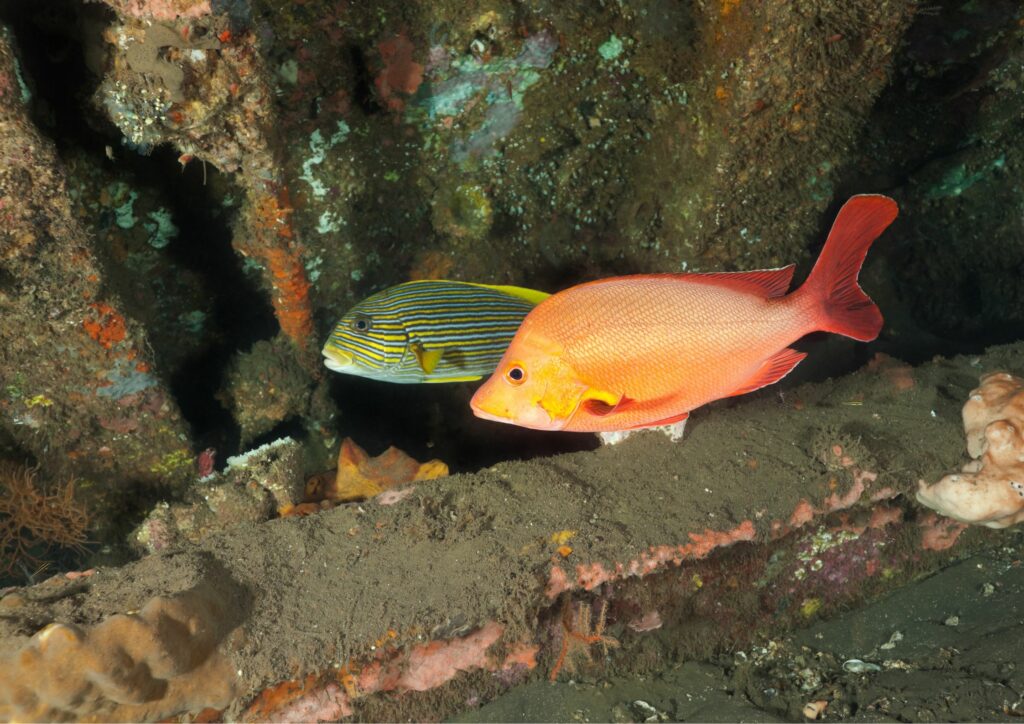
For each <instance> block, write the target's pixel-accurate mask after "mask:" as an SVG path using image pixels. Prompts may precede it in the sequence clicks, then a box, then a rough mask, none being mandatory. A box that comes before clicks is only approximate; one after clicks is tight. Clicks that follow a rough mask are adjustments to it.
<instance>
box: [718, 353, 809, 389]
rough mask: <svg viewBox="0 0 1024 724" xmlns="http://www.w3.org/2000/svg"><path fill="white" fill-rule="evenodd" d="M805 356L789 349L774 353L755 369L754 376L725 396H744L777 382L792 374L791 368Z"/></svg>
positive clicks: (805, 354)
mask: <svg viewBox="0 0 1024 724" xmlns="http://www.w3.org/2000/svg"><path fill="white" fill-rule="evenodd" d="M806 356H807V353H806V352H797V351H796V350H795V349H789V348H788V347H787V348H786V349H783V350H782V351H781V352H776V353H775V354H774V355H772V356H771V357H769V358H768V359H766V360H765V361H764V363H763V364H762V365H761V366H760V367H758V368H757V372H755V373H754V376H753V377H751V378H750V379H749V380H747V381H746V382H745V383H744V384H743V386H742V387H740V388H739V389H737V390H734V391H732V392H730V393H729V394H728V395H727V396H728V397H735V396H736V395H745V394H747V393H748V392H753V391H754V390H759V389H761V388H762V387H767V386H768V385H770V384H773V383H775V382H778V381H779V380H781V379H782V378H783V377H785V376H786V375H788V374H789V373H790V372H792V371H793V368H794V367H796V366H797V365H798V364H800V360H802V359H803V358H804V357H806Z"/></svg>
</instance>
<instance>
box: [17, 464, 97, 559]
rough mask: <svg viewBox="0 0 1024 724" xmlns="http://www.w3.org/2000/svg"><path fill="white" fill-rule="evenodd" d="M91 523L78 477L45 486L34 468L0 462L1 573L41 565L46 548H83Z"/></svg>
mask: <svg viewBox="0 0 1024 724" xmlns="http://www.w3.org/2000/svg"><path fill="white" fill-rule="evenodd" d="M88 525H89V516H88V514H87V513H86V511H85V508H83V507H82V506H81V505H80V504H79V503H78V502H77V501H76V500H75V481H74V480H68V481H67V482H65V483H61V484H59V485H53V486H49V487H45V486H43V485H41V484H40V483H38V482H36V477H35V471H34V470H32V469H31V468H28V467H25V466H24V465H18V464H16V463H13V462H9V461H0V573H13V572H14V571H15V568H16V567H17V566H18V565H27V566H31V567H35V566H39V565H40V564H41V563H42V561H41V560H40V558H39V555H40V553H41V551H42V550H43V549H48V548H51V547H54V546H57V547H63V548H81V547H82V545H83V544H84V543H85V540H86V537H85V529H86V526H88Z"/></svg>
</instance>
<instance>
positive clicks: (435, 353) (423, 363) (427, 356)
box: [412, 342, 444, 375]
mask: <svg viewBox="0 0 1024 724" xmlns="http://www.w3.org/2000/svg"><path fill="white" fill-rule="evenodd" d="M412 353H413V354H414V355H416V361H417V362H419V365H420V369H421V370H423V372H424V373H426V374H428V375H429V374H430V373H432V372H433V371H434V370H435V369H437V363H438V362H440V361H441V357H442V355H444V350H443V349H431V350H427V349H424V348H423V345H422V344H420V343H419V342H417V343H415V344H414V345H413V346H412Z"/></svg>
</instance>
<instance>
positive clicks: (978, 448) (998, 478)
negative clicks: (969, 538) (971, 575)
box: [917, 372, 1024, 528]
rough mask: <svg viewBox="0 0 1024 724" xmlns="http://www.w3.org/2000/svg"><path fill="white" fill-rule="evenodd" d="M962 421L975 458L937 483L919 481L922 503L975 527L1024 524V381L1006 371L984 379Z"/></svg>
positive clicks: (918, 491) (972, 394)
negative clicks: (1023, 522)
mask: <svg viewBox="0 0 1024 724" xmlns="http://www.w3.org/2000/svg"><path fill="white" fill-rule="evenodd" d="M963 420H964V432H965V433H966V435H967V452H968V454H969V455H970V456H971V457H972V458H973V459H972V460H971V461H970V462H968V463H967V464H966V465H964V466H963V470H962V471H961V472H960V473H951V474H949V475H947V476H945V477H944V478H942V480H940V481H939V482H937V483H934V484H933V485H929V484H927V483H926V482H925V481H924V480H921V481H919V483H918V490H917V499H918V501H919V502H920V503H922V504H923V505H926V506H928V507H929V508H932V509H934V510H936V511H938V512H939V513H941V514H942V515H945V516H949V517H950V518H954V519H956V520H958V521H961V522H963V523H969V524H972V525H983V526H986V527H988V528H1006V527H1008V526H1011V525H1015V524H1017V523H1020V522H1021V521H1024V379H1022V378H1020V377H1016V376H1014V375H1011V374H1010V373H1008V372H993V373H991V374H987V375H985V376H983V377H982V378H981V386H980V387H978V388H976V389H974V390H972V391H971V394H970V397H969V398H968V400H967V402H966V403H965V404H964V408H963Z"/></svg>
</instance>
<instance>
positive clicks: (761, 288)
mask: <svg viewBox="0 0 1024 724" xmlns="http://www.w3.org/2000/svg"><path fill="white" fill-rule="evenodd" d="M795 268H796V265H795V264H790V265H789V266H784V267H782V268H781V269H760V270H758V271H744V272H708V273H703V272H698V273H693V274H680V275H679V276H680V278H682V279H685V280H686V281H689V282H697V283H698V284H708V285H711V286H715V287H724V288H726V289H733V290H735V291H737V292H744V293H746V294H756V295H758V296H759V297H765V298H772V297H781V296H783V295H784V294H785V293H786V292H788V291H789V285H790V284H791V283H792V281H793V270H794V269H795Z"/></svg>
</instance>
